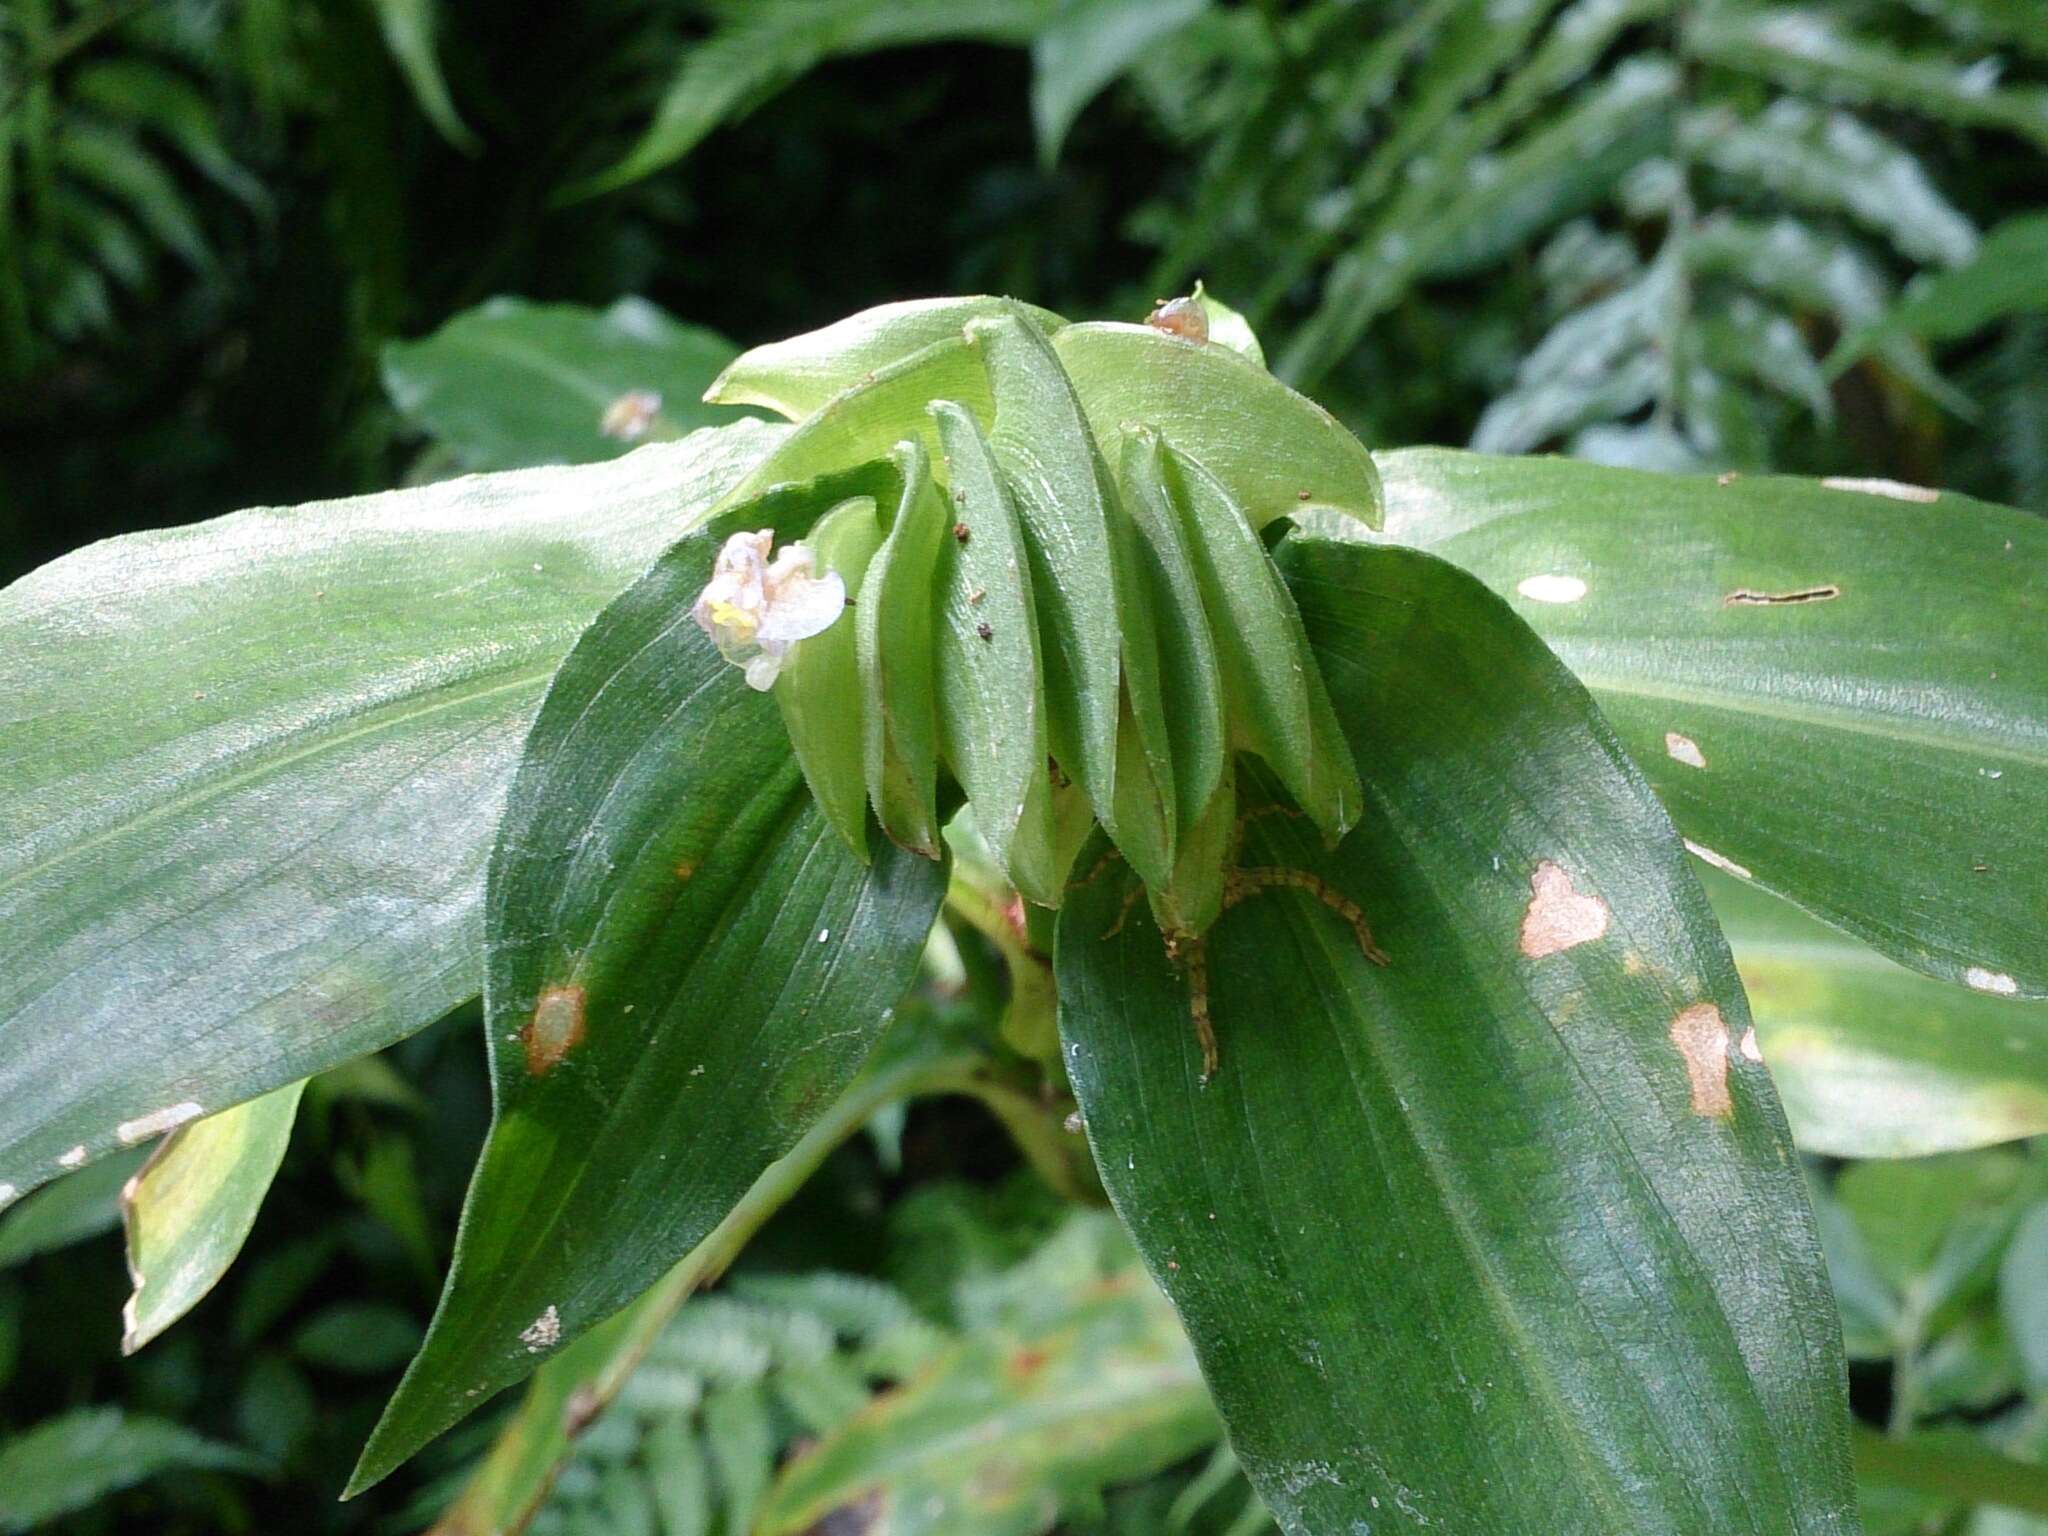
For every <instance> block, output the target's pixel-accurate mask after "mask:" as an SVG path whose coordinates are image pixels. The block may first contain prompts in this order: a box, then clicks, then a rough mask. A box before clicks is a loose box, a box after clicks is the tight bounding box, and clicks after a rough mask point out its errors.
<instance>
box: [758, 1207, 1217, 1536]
mask: <svg viewBox="0 0 2048 1536" xmlns="http://www.w3.org/2000/svg"><path fill="white" fill-rule="evenodd" d="M1093 1219H1095V1220H1101V1219H1103V1218H1100V1217H1097V1218H1093ZM1034 1310H1035V1312H1036V1313H1037V1314H1038V1315H1037V1317H1036V1318H1035V1320H1034V1321H1035V1323H1036V1326H1031V1327H1021V1328H1016V1329H1009V1328H1003V1329H977V1330H976V1331H974V1332H972V1333H970V1334H969V1335H968V1336H967V1337H966V1338H964V1339H963V1340H961V1342H960V1343H958V1344H956V1345H955V1346H953V1347H952V1348H950V1349H948V1350H946V1351H945V1352H944V1353H943V1354H941V1355H940V1356H939V1357H938V1358H937V1359H936V1360H934V1361H932V1362H931V1364H930V1365H929V1366H927V1367H926V1368H925V1369H924V1370H923V1371H922V1372H920V1373H919V1374H918V1375H917V1376H915V1377H913V1378H912V1379H911V1380H909V1381H908V1382H906V1383H904V1384H903V1385H902V1386H901V1387H899V1388H898V1389H896V1390H895V1391H893V1392H889V1393H887V1394H885V1395H884V1396H882V1397H880V1398H878V1399H876V1400H875V1402H874V1403H873V1404H871V1405H870V1406H869V1407H868V1408H867V1409H866V1410H865V1411H864V1412H862V1413H860V1414H859V1415H857V1416H856V1417H854V1418H852V1419H850V1420H848V1421H847V1422H846V1423H845V1424H843V1425H841V1426H840V1427H839V1428H838V1429H837V1430H835V1431H834V1432H833V1433H831V1434H828V1435H826V1436H825V1437H824V1438H823V1439H822V1440H821V1441H820V1442H819V1443H818V1444H817V1445H816V1446H814V1447H812V1448H811V1449H809V1450H808V1451H806V1452H804V1453H803V1454H801V1455H800V1456H798V1457H797V1458H796V1459H795V1460H793V1461H791V1462H790V1463H789V1464H788V1465H787V1466H786V1467H785V1468H784V1469H783V1471H782V1474H781V1476H780V1477H779V1478H777V1480H776V1483H775V1488H774V1491H773V1492H772V1493H771V1494H770V1495H769V1497H768V1500H767V1503H766V1504H765V1505H764V1506H763V1507H762V1509H761V1510H760V1513H759V1517H758V1520H757V1523H756V1524H755V1525H754V1526H753V1527H751V1529H752V1530H753V1531H755V1532H757V1533H758V1536H803V1533H812V1532H820V1531H833V1530H838V1529H840V1528H841V1527H842V1526H844V1527H845V1528H847V1529H849V1530H860V1531H863V1532H867V1533H871V1536H1039V1533H1041V1532H1045V1531H1049V1530H1051V1529H1052V1528H1053V1526H1054V1524H1055V1523H1056V1522H1057V1521H1058V1520H1059V1518H1060V1516H1061V1514H1062V1513H1069V1514H1081V1513H1085V1512H1086V1511H1088V1510H1089V1509H1091V1508H1093V1507H1094V1506H1095V1505H1096V1504H1097V1503H1098V1501H1099V1499H1100V1497H1101V1489H1102V1488H1103V1487H1104V1485H1105V1484H1110V1483H1118V1482H1128V1481H1134V1480H1136V1479H1138V1478H1141V1477H1148V1476H1151V1475H1152V1474H1154V1473H1157V1472H1158V1471H1160V1470H1162V1469H1163V1468H1165V1467H1168V1466H1170V1465H1172V1464H1173V1463H1174V1462H1177V1461H1179V1460H1181V1459H1183V1458H1184V1457H1186V1456H1188V1455H1190V1454H1192V1453H1193V1452H1195V1451H1197V1450H1200V1449H1201V1448H1203V1447H1204V1446H1207V1445H1209V1444H1210V1443H1211V1442H1212V1441H1213V1440H1214V1439H1215V1436H1216V1420H1215V1410H1214V1409H1213V1408H1212V1407H1211V1406H1210V1404H1209V1398H1208V1394H1207V1392H1205V1391H1204V1390H1203V1387H1202V1380H1201V1377H1200V1375H1199V1374H1198V1373H1197V1371H1196V1369H1195V1362H1194V1359H1193V1357H1192V1355H1191V1354H1190V1352H1189V1350H1188V1347H1187V1341H1186V1339H1185V1338H1184V1337H1183V1336H1182V1334H1181V1332H1180V1329H1179V1328H1178V1327H1177V1326H1176V1325H1175V1323H1174V1319H1173V1314H1172V1312H1171V1311H1170V1310H1169V1309H1168V1308H1167V1307H1166V1305H1165V1304H1164V1303H1163V1302H1162V1301H1161V1299H1160V1297H1159V1294H1158V1292H1157V1291H1155V1290H1154V1289H1153V1288H1152V1286H1151V1285H1150V1284H1149V1283H1148V1282H1147V1281H1146V1279H1145V1277H1144V1276H1143V1275H1142V1274H1141V1273H1139V1272H1138V1271H1137V1270H1136V1269H1135V1268H1131V1269H1124V1270H1121V1271H1119V1272H1116V1273H1114V1274H1111V1275H1108V1276H1104V1277H1101V1278H1093V1279H1091V1281H1090V1283H1089V1284H1088V1285H1087V1287H1086V1288H1085V1289H1083V1290H1081V1291H1080V1293H1079V1294H1078V1295H1076V1294H1062V1293H1061V1292H1060V1291H1057V1290H1051V1291H1042V1292H1041V1294H1040V1295H1039V1297H1038V1298H1037V1303H1036V1306H1035V1308H1034Z"/></svg>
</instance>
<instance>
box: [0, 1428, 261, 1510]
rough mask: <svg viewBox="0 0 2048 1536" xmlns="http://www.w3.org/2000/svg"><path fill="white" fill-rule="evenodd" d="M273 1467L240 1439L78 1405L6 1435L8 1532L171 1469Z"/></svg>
mask: <svg viewBox="0 0 2048 1536" xmlns="http://www.w3.org/2000/svg"><path fill="white" fill-rule="evenodd" d="M181 1469H182V1470H190V1471H195V1472H234V1473H240V1474H244V1475H253V1474H256V1473H260V1472H262V1471H264V1470H265V1466H264V1462H263V1460H262V1458H261V1457H258V1456H255V1455H253V1454H251V1453H250V1452H248V1451H245V1450H243V1449H242V1448H241V1447H240V1446H234V1445H225V1444H223V1443H222V1442H220V1441H218V1440H209V1439H207V1438H206V1437H205V1436H203V1435H196V1434H194V1433H193V1432H192V1431H191V1430H189V1429H186V1428H184V1427H183V1426H182V1425H179V1424H173V1423H171V1422H170V1421H168V1420H166V1419H154V1418H147V1417H144V1416H142V1415H140V1414H130V1413H126V1412H123V1411H122V1410H121V1409H119V1408H76V1409H73V1410H72V1411H71V1412H69V1413H66V1414H63V1415H61V1416H59V1417H57V1418H54V1419H45V1420H44V1421H43V1422H42V1423H40V1424H38V1425H36V1426H35V1428H33V1429H30V1430H26V1431H24V1432H23V1433H21V1434H19V1435H16V1436H15V1437H14V1438H13V1439H11V1440H6V1441H0V1532H4V1533H6V1536H14V1533H16V1532H27V1531H35V1530H42V1529H44V1528H45V1527H46V1526H47V1525H48V1523H49V1522H50V1521H53V1520H55V1519H57V1518H58V1517H59V1516H62V1515H68V1514H70V1513H71V1512H72V1511H73V1510H79V1509H84V1508H85V1507H86V1506H87V1505H88V1504H91V1503H93V1502H94V1501H95V1500H97V1499H101V1498H104V1497H105V1496H106V1495H108V1494H110V1493H116V1492H119V1491H120V1490H121V1489H123V1488H132V1487H134V1486H135V1485H136V1484H137V1483H141V1482H147V1481H148V1480H149V1479H150V1478H152V1477H157V1476H159V1475H161V1474H162V1473H165V1472H172V1471H178V1470H181Z"/></svg>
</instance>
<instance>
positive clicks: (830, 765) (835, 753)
mask: <svg viewBox="0 0 2048 1536" xmlns="http://www.w3.org/2000/svg"><path fill="white" fill-rule="evenodd" d="M875 513H876V507H875V498H874V497H873V496H855V497H852V498H850V499H849V500H847V501H844V502H841V503H840V504H839V505H838V506H836V507H834V508H833V509H832V510H831V511H829V512H827V513H826V514H825V515H824V516H823V517H821V518H819V519H818V522H817V525H816V526H815V527H813V528H812V529H811V531H810V534H809V535H808V536H807V537H806V539H805V542H806V543H807V544H809V545H810V546H811V548H812V549H813V550H815V551H816V553H817V562H818V570H819V571H820V572H821V573H822V572H826V571H835V572H837V573H838V575H839V578H840V580H841V581H843V582H844V583H845V584H846V591H847V595H848V596H849V597H851V596H853V595H854V594H856V593H858V592H859V591H860V589H861V581H862V579H863V578H864V577H865V576H866V575H867V569H868V563H869V562H870V561H871V560H873V559H874V555H875V550H876V548H877V547H878V546H879V545H880V544H881V542H882V527H881V524H880V522H879V521H877V519H876V515H875ZM855 627H856V626H855V625H854V624H853V623H852V622H850V621H848V620H841V621H840V622H839V623H837V624H834V625H833V626H832V627H831V628H830V629H828V630H826V631H825V632H824V633H823V634H817V635H812V636H811V637H810V638H809V639H807V640H799V641H798V642H797V643H796V645H795V647H794V648H793V649H792V650H791V651H790V653H789V659H788V660H787V661H786V662H785V663H784V664H783V668H782V675H781V676H780V677H778V678H777V679H776V680H775V687H774V690H773V691H774V694H775V702H776V704H777V706H778V707H779V708H780V709H781V710H782V725H783V729H784V730H786V731H788V732H789V744H790V746H791V747H793V748H794V749H795V751H796V760H797V763H798V765H799V766H800V767H802V769H803V771H804V782H805V783H807V784H809V785H810V787H811V793H812V795H813V796H815V797H816V798H817V801H818V809H819V810H821V811H823V812H824V813H825V819H826V820H827V821H829V822H831V823H832V825H833V826H834V827H835V828H837V829H838V832H839V835H840V836H841V837H843V838H845V839H846V846H847V847H848V848H850V849H852V850H853V852H854V854H855V856H857V857H858V858H860V859H862V860H865V859H866V858H867V857H868V786H867V775H866V772H865V770H864V768H863V766H862V754H863V747H862V743H861V695H860V663H859V659H858V657H857V656H856V654H855V652H856V646H855V641H854V630H855Z"/></svg>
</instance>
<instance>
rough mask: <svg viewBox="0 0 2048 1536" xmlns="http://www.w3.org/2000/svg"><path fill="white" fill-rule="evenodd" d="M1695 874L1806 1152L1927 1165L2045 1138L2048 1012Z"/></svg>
mask: <svg viewBox="0 0 2048 1536" xmlns="http://www.w3.org/2000/svg"><path fill="white" fill-rule="evenodd" d="M1700 873H1701V878H1702V879H1703V881H1704V882H1705V884H1706V887H1707V894H1708V895H1709V896H1710V897H1711V898H1712V900H1713V903H1714V913H1715V915H1716V916H1717V917H1718V918H1719V919H1720V920H1721V927H1722V929H1723V931H1725V932H1726V933H1727V935H1728V943H1729V946H1730V947H1731V948H1732V949H1733V950H1734V951H1735V966H1736V969H1737V970H1739V971H1740V972H1741V973H1742V984H1743V987H1744V989H1745V990H1746V991H1747V992H1748V993H1749V1001H1750V1007H1751V1008H1752V1010H1753V1011H1754V1012H1755V1015H1756V1034H1757V1044H1758V1045H1759V1047H1760V1048H1761V1050H1762V1054H1763V1059H1764V1065H1766V1066H1767V1067H1769V1068H1770V1069H1771V1078H1772V1081H1773V1082H1775V1083H1776V1084H1777V1086H1778V1096H1779V1097H1780V1098H1781V1099H1783V1100H1784V1102H1785V1115H1786V1118H1787V1119H1789V1120H1790V1121H1791V1122H1792V1135H1793V1139H1794V1140H1796V1141H1797V1142H1798V1143H1799V1145H1800V1146H1801V1147H1802V1148H1803V1149H1805V1150H1806V1151H1809V1152H1822V1153H1826V1154H1828V1155H1830V1156H1834V1157H1925V1156H1927V1155H1928V1154H1930V1153H1935V1152H1956V1151H1962V1150H1965V1149H1967V1148H1970V1147H1981V1146H1988V1145H1990V1144H1992V1143H1993V1142H2000V1141H2016V1140H2018V1139H2019V1138H2021V1137H2023V1136H2038V1135H2041V1134H2044V1133H2048V1004H2043V1003H2033V1002H2014V1001H2011V1000H2009V999H2006V998H2000V997H1990V996H1986V995H1984V994H1982V993H1977V992H1970V991H1966V990H1964V989H1962V988H1960V987H1954V986H1950V985H1948V984H1947V983H1945V982H1941V981H1937V980H1935V979H1934V978H1933V977H1930V976H1922V975H1920V974H1918V973H1916V972H1914V971H1909V970H1907V969H1906V968H1905V967H1904V966H1902V965H1898V964H1896V963H1895V962H1893V961H1890V960H1887V959H1885V958H1884V956H1882V955H1880V954H1878V953H1877V952H1876V951H1875V950H1873V949H1871V948H1869V946H1867V945H1865V944H1861V943H1859V942H1858V941H1857V940H1855V939H1852V938H1850V937H1849V936H1848V935H1847V934H1844V933H1842V932H1841V931H1840V930H1838V929H1835V928H1830V927H1828V926H1827V925H1826V924H1825V923H1821V922H1817V921H1816V920H1814V919H1813V918H1811V917H1808V916H1807V915H1806V914H1805V913H1803V912H1801V911H1799V910H1798V909H1797V908H1795V907H1793V906H1792V905H1791V904H1790V903H1788V902H1784V901H1781V900H1779V899H1778V898H1777V897H1775V896H1771V895H1767V894H1766V893H1765V892H1763V891H1760V890H1758V889H1757V888H1756V887H1755V886H1754V885H1751V884H1748V883H1746V882H1744V881H1741V880H1737V879H1735V878H1734V877H1733V876H1730V875H1724V874H1721V873H1719V872H1718V871H1715V870H1702V871H1701V872H1700Z"/></svg>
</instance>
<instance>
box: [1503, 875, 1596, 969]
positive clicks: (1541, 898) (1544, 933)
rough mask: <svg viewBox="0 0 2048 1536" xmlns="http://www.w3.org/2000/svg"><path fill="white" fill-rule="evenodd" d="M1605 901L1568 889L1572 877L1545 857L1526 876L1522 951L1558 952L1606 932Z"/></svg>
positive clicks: (1539, 955)
mask: <svg viewBox="0 0 2048 1536" xmlns="http://www.w3.org/2000/svg"><path fill="white" fill-rule="evenodd" d="M1607 919H1608V911H1607V903H1606V902H1604V901H1602V900H1601V899H1600V898H1599V897H1598V896H1583V895H1581V894H1580V893H1579V892H1577V891H1575V890H1574V889H1572V877H1571V875H1570V874H1569V873H1568V872H1567V871H1566V870H1565V869H1564V868H1563V867H1562V866H1561V865H1557V864H1553V863H1552V862H1551V861H1550V860H1548V859H1545V860H1544V861H1543V862H1542V863H1541V864H1538V865H1537V866H1536V873H1534V874H1533V875H1531V876H1530V877H1529V909H1528V911H1526V912H1524V913H1523V914H1522V953H1523V954H1525V955H1527V956H1528V957H1529V958H1530V959H1531V960H1541V959H1542V958H1543V957H1544V956H1545V955H1556V954H1562V953H1563V952H1564V951H1565V950H1567V949H1574V948H1576V947H1578V946H1579V945H1581V944H1589V943H1591V942H1592V941H1593V940H1594V939H1597V938H1599V937H1600V936H1601V935H1602V934H1604V933H1606V932H1607Z"/></svg>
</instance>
